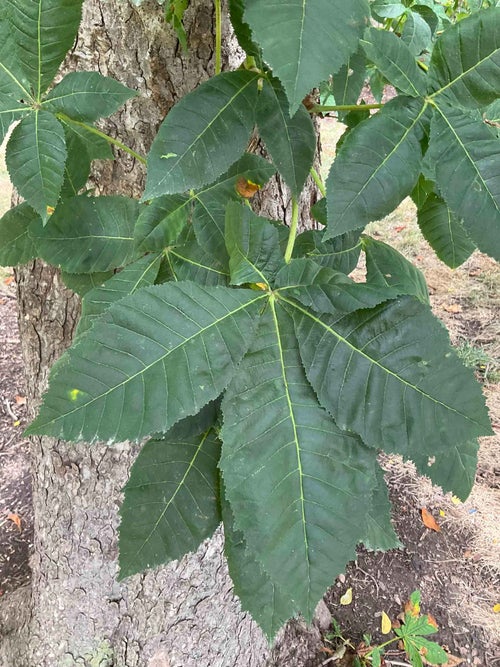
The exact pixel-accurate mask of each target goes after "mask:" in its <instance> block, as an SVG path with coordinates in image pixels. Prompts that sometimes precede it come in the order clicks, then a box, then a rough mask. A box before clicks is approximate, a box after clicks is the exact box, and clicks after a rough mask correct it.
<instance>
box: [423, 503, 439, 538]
mask: <svg viewBox="0 0 500 667" xmlns="http://www.w3.org/2000/svg"><path fill="white" fill-rule="evenodd" d="M422 521H423V524H424V526H425V527H426V528H429V529H430V530H435V531H436V532H437V533H439V531H440V530H441V528H440V527H439V524H438V523H437V521H436V519H435V518H434V517H433V516H432V514H431V513H430V512H429V510H427V509H425V507H422Z"/></svg>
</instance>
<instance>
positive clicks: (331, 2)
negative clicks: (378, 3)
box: [245, 0, 370, 115]
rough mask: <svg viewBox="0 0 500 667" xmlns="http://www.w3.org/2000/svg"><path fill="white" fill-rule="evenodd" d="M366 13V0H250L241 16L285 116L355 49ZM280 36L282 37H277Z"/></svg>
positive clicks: (365, 19) (363, 26)
mask: <svg viewBox="0 0 500 667" xmlns="http://www.w3.org/2000/svg"><path fill="white" fill-rule="evenodd" d="M369 14H370V11H369V7H368V3H367V2H366V0H350V2H345V0H292V1H290V2H287V3H286V4H284V3H283V2H282V1H281V0H271V1H270V0H253V1H252V2H251V3H248V4H247V7H246V11H245V18H246V20H247V21H248V23H249V25H250V28H251V29H252V35H253V38H254V39H255V41H256V42H258V43H259V44H260V46H261V47H262V51H263V54H264V60H265V61H266V62H267V63H268V64H269V65H270V66H271V68H272V70H273V72H274V74H275V75H276V76H277V77H278V78H279V79H280V81H281V83H282V84H283V87H284V89H285V91H286V94H287V97H288V100H289V102H290V114H291V115H293V114H295V112H296V111H297V109H298V108H299V105H300V103H301V101H302V100H303V98H304V97H305V96H306V95H307V93H309V91H310V90H311V88H314V86H316V85H317V84H318V83H319V82H320V81H324V80H325V79H327V78H328V76H329V75H330V74H332V73H333V72H336V71H338V70H339V69H340V68H341V67H342V65H344V64H345V62H346V61H347V59H348V58H349V56H350V55H351V54H352V53H354V51H355V50H356V49H357V46H358V40H359V37H360V36H361V34H362V31H363V30H364V28H365V27H366V25H367V22H368V16H369ZM280 34H285V35H286V39H279V38H278V36H279V35H280Z"/></svg>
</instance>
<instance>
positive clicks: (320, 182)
mask: <svg viewBox="0 0 500 667" xmlns="http://www.w3.org/2000/svg"><path fill="white" fill-rule="evenodd" d="M311 176H312V179H313V181H314V182H315V183H316V185H317V186H318V190H319V191H320V192H321V194H322V195H323V197H326V188H325V184H324V183H323V179H322V178H321V176H320V175H319V174H318V172H317V171H316V169H315V168H314V167H311Z"/></svg>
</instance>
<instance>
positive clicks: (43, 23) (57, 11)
mask: <svg viewBox="0 0 500 667" xmlns="http://www.w3.org/2000/svg"><path fill="white" fill-rule="evenodd" d="M82 2H83V0H31V2H24V1H23V0H4V4H5V5H6V9H7V13H8V16H9V19H10V23H11V29H12V33H13V40H14V42H15V45H16V55H17V58H18V61H19V62H18V65H19V67H20V68H21V69H22V71H23V72H24V74H25V75H26V78H27V79H28V81H29V83H30V84H31V86H32V87H33V90H34V95H35V99H36V100H37V101H38V102H40V100H41V96H42V95H43V93H44V92H45V91H46V90H47V88H48V87H49V85H50V83H51V82H52V79H53V78H54V76H55V75H56V72H57V70H58V69H59V65H60V64H61V63H62V61H63V59H64V56H65V55H66V53H67V52H68V50H69V49H70V47H71V45H72V44H73V41H74V39H75V37H76V33H77V31H78V26H79V25H80V19H81V15H82Z"/></svg>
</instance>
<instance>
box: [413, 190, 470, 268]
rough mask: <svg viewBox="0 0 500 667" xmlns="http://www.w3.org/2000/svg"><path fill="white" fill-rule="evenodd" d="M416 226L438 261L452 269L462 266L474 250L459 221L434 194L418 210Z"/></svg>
mask: <svg viewBox="0 0 500 667" xmlns="http://www.w3.org/2000/svg"><path fill="white" fill-rule="evenodd" d="M418 226H419V227H420V231H421V232H422V234H423V235H424V238H425V240H426V241H427V242H428V243H429V245H430V246H431V247H432V249H433V250H434V252H435V253H436V255H437V256H438V257H439V259H440V260H442V261H443V262H444V263H445V264H447V265H448V266H450V267H451V268H452V269H456V268H457V266H460V265H461V264H463V263H464V262H465V260H466V259H468V258H469V257H470V256H471V255H472V253H473V252H474V250H475V249H476V246H475V245H474V243H472V241H471V240H470V238H469V236H468V234H467V232H466V231H465V229H464V227H463V225H462V223H461V222H460V220H459V219H458V218H457V217H456V216H455V215H453V213H452V212H451V211H450V209H449V208H448V206H447V205H446V202H445V201H444V200H443V199H441V197H439V196H438V195H436V194H434V193H431V194H429V196H428V197H427V199H426V200H425V202H424V204H423V205H422V206H421V207H420V208H419V209H418Z"/></svg>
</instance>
